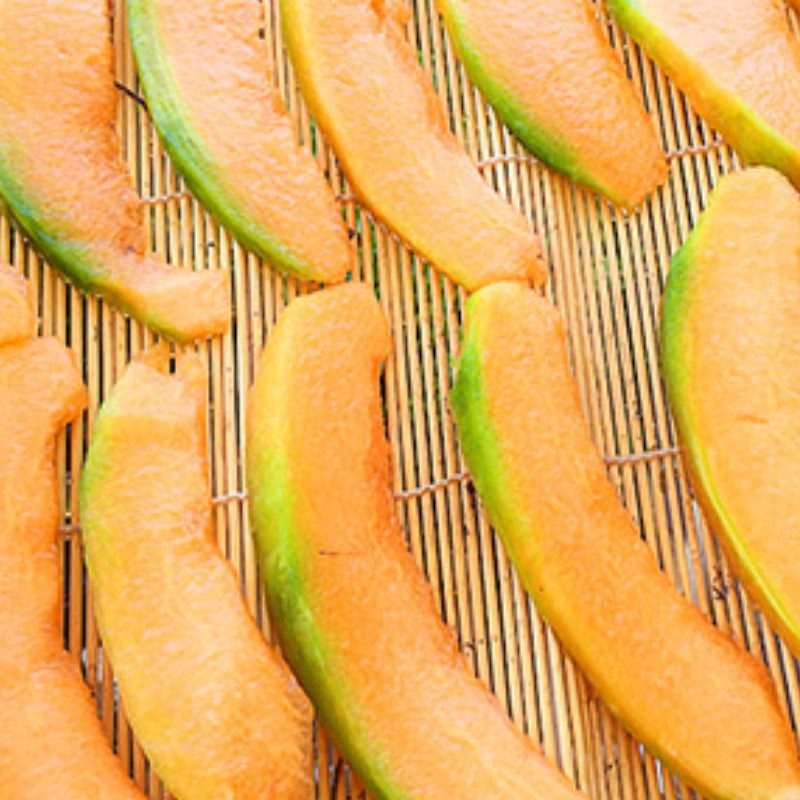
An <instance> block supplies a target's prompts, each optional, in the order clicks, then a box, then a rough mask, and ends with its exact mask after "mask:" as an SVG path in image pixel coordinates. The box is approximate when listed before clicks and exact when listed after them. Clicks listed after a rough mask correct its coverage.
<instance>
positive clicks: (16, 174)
mask: <svg viewBox="0 0 800 800" xmlns="http://www.w3.org/2000/svg"><path fill="white" fill-rule="evenodd" d="M0 42H2V47H0V74H1V75H2V76H3V80H2V81H0V196H1V197H2V199H3V200H4V202H5V204H6V205H7V207H8V210H9V211H10V213H11V215H12V216H13V217H14V218H15V220H16V221H17V223H18V224H19V225H20V226H21V227H22V228H23V229H24V231H25V233H26V234H27V235H28V236H29V237H30V239H31V241H32V243H33V244H34V246H35V247H36V248H37V249H38V250H39V251H40V252H41V253H42V255H44V256H45V258H47V259H48V261H50V263H51V264H52V265H53V266H54V267H56V268H57V269H59V270H60V271H61V272H62V273H63V274H64V275H65V276H66V277H67V278H68V279H69V280H70V281H71V282H72V283H74V284H75V285H76V286H77V287H78V288H79V289H81V290H83V291H86V292H90V293H93V294H98V295H101V296H102V297H104V298H105V299H107V300H108V301H109V302H110V303H112V304H113V305H114V306H116V307H117V308H119V309H121V310H123V311H125V312H127V313H128V314H130V315H131V316H132V317H134V318H135V319H137V320H138V321H140V322H142V323H144V324H145V325H148V326H149V327H150V328H152V329H153V330H154V331H156V332H157V333H161V334H163V335H165V336H168V337H170V338H172V339H175V340H177V341H188V340H191V339H195V338H200V337H203V336H207V335H213V334H218V333H222V332H223V331H224V330H225V329H226V328H227V326H228V324H229V322H230V302H229V296H228V295H229V291H228V276H227V275H226V274H225V273H224V272H222V271H220V270H198V271H192V270H189V269H170V268H169V267H168V266H167V265H166V264H165V263H162V262H161V261H158V260H157V259H155V258H154V257H152V256H149V255H147V254H146V227H145V218H144V207H143V204H142V202H141V200H140V199H139V197H138V196H137V194H136V191H135V189H134V186H133V181H132V179H131V176H130V174H129V173H128V170H127V168H126V166H125V164H124V163H123V162H122V160H121V159H120V156H119V147H120V142H119V140H118V138H117V136H116V134H115V132H114V123H115V120H116V111H117V97H118V90H117V89H116V88H115V86H114V75H113V71H112V67H113V57H114V54H113V46H112V43H111V39H110V27H109V20H108V4H107V3H106V2H105V0H74V1H72V2H69V3H66V2H60V3H53V2H50V0H3V2H0ZM43 42H46V43H47V45H46V46H43V44H42V43H43ZM67 54H73V57H69V56H68V55H67ZM75 54H79V55H75ZM131 155H133V154H131Z"/></svg>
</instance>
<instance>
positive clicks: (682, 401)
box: [661, 212, 800, 652]
mask: <svg viewBox="0 0 800 800" xmlns="http://www.w3.org/2000/svg"><path fill="white" fill-rule="evenodd" d="M706 213H708V212H706ZM707 235H708V234H707V226H706V222H705V216H701V217H700V221H699V222H698V224H697V226H696V227H695V228H694V230H693V231H692V233H691V234H690V235H689V237H688V239H687V240H686V243H685V244H684V245H683V247H682V248H681V249H680V250H679V251H678V252H677V253H676V254H675V256H674V257H673V259H672V264H671V266H670V272H669V277H668V279H667V285H666V287H665V290H664V299H663V305H662V310H661V372H662V376H663V378H664V385H665V387H666V390H667V398H668V400H669V403H670V409H671V411H672V416H673V418H674V420H675V425H676V427H677V429H678V436H679V439H680V442H681V450H682V455H683V459H684V462H685V464H686V466H687V469H688V471H689V475H690V476H691V479H692V481H691V483H692V488H693V489H694V491H695V494H696V495H697V499H698V501H699V502H700V505H701V506H702V508H703V511H704V512H705V514H706V516H707V517H708V520H709V523H710V525H711V529H712V531H714V532H715V533H716V534H717V535H718V536H719V537H720V540H721V541H722V544H723V546H724V547H725V549H726V550H727V551H728V553H730V555H731V556H732V558H733V560H734V562H735V563H736V566H737V573H738V574H739V575H740V577H741V578H742V581H743V582H744V583H745V584H746V586H747V588H748V590H749V591H750V592H751V594H753V595H754V596H755V597H756V598H757V599H758V601H759V603H760V604H761V605H762V606H763V608H764V609H765V610H766V611H767V612H768V615H769V617H770V619H771V621H772V623H773V624H774V625H775V627H776V628H777V629H778V631H779V632H780V634H781V635H782V636H783V637H785V639H786V640H787V642H788V643H789V645H790V648H791V649H792V650H793V651H794V652H800V621H798V620H797V619H795V618H793V617H792V615H791V614H790V613H789V611H788V609H787V608H786V607H785V605H784V604H783V602H782V601H781V599H780V597H779V595H778V593H777V592H776V591H775V590H774V589H773V588H772V586H771V585H770V583H769V581H768V580H767V579H766V577H765V576H764V575H763V573H762V572H761V571H760V569H759V567H758V564H757V563H756V561H755V559H753V557H752V556H751V555H750V553H749V551H748V549H747V546H746V544H745V542H744V539H743V538H742V536H741V534H740V533H739V531H738V529H737V525H736V521H735V520H734V519H733V518H732V517H731V515H730V513H729V512H728V510H727V508H726V507H725V503H724V501H723V500H722V498H721V497H720V496H719V494H718V493H717V490H716V487H715V485H714V479H713V475H712V473H711V469H710V466H709V463H708V458H707V453H706V448H705V446H704V442H703V436H702V432H701V431H700V430H699V426H698V425H697V422H696V420H695V417H694V414H693V407H692V399H691V398H692V396H693V394H694V393H695V392H697V391H702V389H699V388H695V387H693V386H692V385H691V381H690V364H689V362H690V360H691V352H692V343H691V333H690V322H691V315H692V285H693V284H694V282H695V281H698V280H701V278H702V276H701V275H700V274H699V266H698V263H697V255H696V254H697V251H698V250H699V249H701V248H702V247H703V246H704V244H705V240H706V237H707Z"/></svg>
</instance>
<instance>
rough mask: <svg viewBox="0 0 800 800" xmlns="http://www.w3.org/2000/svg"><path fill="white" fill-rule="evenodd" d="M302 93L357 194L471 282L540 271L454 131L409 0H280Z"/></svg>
mask: <svg viewBox="0 0 800 800" xmlns="http://www.w3.org/2000/svg"><path fill="white" fill-rule="evenodd" d="M280 3H281V13H282V17H283V30H284V38H285V41H286V44H287V46H288V49H289V53H290V55H291V57H292V61H293V63H294V66H295V69H296V72H297V78H298V81H299V83H300V86H301V88H302V90H303V93H304V96H305V99H306V101H307V102H308V104H309V107H310V109H311V112H312V114H313V115H314V117H315V119H316V121H317V122H318V123H319V126H320V128H321V129H322V131H323V132H324V134H325V136H326V137H327V138H328V141H329V142H330V144H331V146H332V147H333V149H334V151H335V152H336V155H337V156H338V158H339V160H340V162H341V164H342V167H343V169H344V171H345V173H346V175H347V178H348V180H349V181H350V183H351V184H352V186H353V188H354V190H355V191H356V192H357V194H358V196H359V197H360V199H361V200H362V201H363V202H364V204H365V205H366V206H368V207H369V208H370V209H371V210H372V211H373V212H374V213H375V214H376V215H377V216H378V217H380V218H381V219H382V220H383V221H384V222H385V223H386V224H387V225H388V226H389V227H391V228H393V229H394V230H395V231H396V232H397V233H398V234H399V235H400V236H401V237H402V238H403V239H405V240H406V242H408V244H410V245H411V247H413V248H414V249H415V250H416V251H417V252H418V253H419V254H420V255H421V256H423V257H424V258H426V259H427V260H428V261H429V262H430V263H431V264H432V265H433V266H434V267H435V268H436V269H438V270H441V271H442V272H444V273H445V274H447V275H449V276H450V277H451V278H452V279H453V280H454V281H456V282H457V283H460V284H462V285H463V286H465V287H466V288H467V289H470V290H472V289H476V288H478V287H479V286H483V285H484V284H487V283H491V282H493V281H497V280H503V279H519V280H531V281H534V282H537V283H539V282H541V281H542V280H543V277H544V267H543V265H542V263H541V259H540V253H539V243H538V241H537V239H536V238H535V237H534V235H533V233H532V232H531V230H530V229H529V227H528V224H527V223H526V221H525V219H524V218H523V217H522V216H521V215H520V214H518V213H517V212H516V211H515V210H514V209H513V208H512V207H511V206H510V205H509V204H508V203H506V202H505V201H504V200H502V199H501V198H500V197H499V196H498V195H496V194H495V193H494V192H493V191H492V190H491V189H490V188H489V186H488V185H487V184H486V183H485V182H484V181H483V180H482V179H481V177H480V175H479V173H478V171H477V170H476V169H475V166H474V164H473V163H472V162H471V161H470V159H469V157H468V156H467V155H466V153H465V152H464V151H463V150H462V149H461V146H460V145H459V143H458V141H457V140H456V139H455V137H454V136H453V135H452V134H451V133H450V131H449V129H448V127H447V122H446V120H445V119H444V115H443V114H442V112H441V109H440V107H439V104H438V101H437V99H436V97H435V96H434V94H433V88H432V86H431V85H430V80H429V78H428V76H426V75H425V73H424V72H423V71H422V69H421V68H420V66H419V63H418V61H417V54H416V52H415V51H414V50H413V48H412V47H411V45H410V44H409V43H408V42H407V41H406V40H405V34H404V31H403V19H404V15H405V14H407V12H408V7H407V6H406V4H405V2H403V0H379V2H375V0H336V2H335V3H333V2H331V1H330V0H280Z"/></svg>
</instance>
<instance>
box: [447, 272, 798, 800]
mask: <svg viewBox="0 0 800 800" xmlns="http://www.w3.org/2000/svg"><path fill="white" fill-rule="evenodd" d="M452 403H453V410H454V411H455V414H456V419H457V422H458V426H459V433H460V435H461V442H462V445H463V448H464V453H465V455H466V458H467V463H468V464H469V466H470V469H471V470H472V474H473V476H474V479H475V483H476V485H477V487H478V490H479V492H480V494H481V497H482V498H483V501H484V503H485V504H486V507H487V509H488V510H489V514H490V516H491V518H492V520H493V521H494V524H495V525H496V526H497V530H498V532H499V534H500V535H501V536H502V538H503V541H504V543H505V545H506V547H507V549H508V553H509V555H510V556H511V558H512V560H513V561H514V563H515V565H516V567H517V569H518V571H519V574H520V577H521V579H522V581H523V583H524V584H525V586H526V588H527V589H528V591H529V592H530V593H531V596H532V597H533V599H534V600H535V601H536V604H537V605H538V607H539V608H540V610H541V611H542V613H543V614H544V616H545V617H546V618H547V620H548V622H549V623H550V624H551V625H552V626H553V629H554V630H555V632H556V633H557V634H558V636H559V637H560V639H561V641H562V642H563V643H564V646H565V647H566V648H567V650H568V651H569V652H570V653H571V655H572V657H573V658H574V659H575V660H576V661H577V662H578V664H579V665H580V666H581V668H582V669H583V671H584V672H585V673H586V675H587V677H588V678H589V680H590V681H591V682H592V683H593V684H594V686H595V688H596V690H597V691H598V693H599V694H600V696H601V697H602V698H603V699H604V700H605V702H606V703H607V705H608V706H609V708H610V709H611V710H612V711H613V712H614V713H615V714H616V715H617V716H618V717H619V718H620V720H621V721H622V722H623V724H624V725H625V726H626V727H627V728H628V729H629V730H630V731H631V732H632V733H633V734H634V735H635V736H636V737H637V738H639V739H640V740H641V741H642V742H644V743H645V745H646V746H647V747H648V748H650V750H651V751H652V752H653V753H654V754H655V755H657V756H658V757H659V758H661V759H662V760H663V761H664V763H665V764H667V765H668V766H669V767H670V768H671V769H672V770H674V771H675V772H677V773H678V774H679V775H681V776H683V777H684V778H685V779H686V780H687V781H689V782H690V783H692V784H694V786H695V787H696V788H697V789H699V790H700V791H701V792H702V793H703V794H704V795H706V796H707V797H710V798H720V800H721V799H722V798H732V797H737V798H753V799H755V798H759V799H763V800H766V799H767V798H778V797H797V796H798V793H800V762H799V761H798V758H797V751H796V750H795V746H794V739H793V737H792V733H791V730H790V728H789V726H788V724H787V723H786V722H785V721H784V720H783V718H782V715H781V712H780V709H779V707H778V703H777V698H776V696H775V694H774V691H773V687H772V685H771V683H770V680H769V677H768V675H767V673H766V670H764V668H763V667H762V666H761V665H760V664H759V663H758V662H757V661H756V660H755V659H754V658H752V657H751V656H750V655H748V654H747V653H745V652H744V651H743V650H741V649H739V648H738V647H737V646H736V645H735V644H734V643H733V642H732V641H731V640H730V639H728V638H727V637H726V636H725V635H723V634H722V633H721V632H720V631H719V630H717V629H715V628H714V627H713V626H712V625H711V624H710V623H708V622H707V621H706V620H705V619H704V617H703V615H702V614H701V613H700V611H699V610H698V609H697V608H695V607H694V606H693V605H692V604H691V603H689V602H688V601H687V600H685V599H684V598H682V597H681V596H680V595H679V594H678V592H677V591H676V590H675V588H674V587H673V586H672V584H671V583H670V582H669V580H668V579H667V577H666V576H665V575H664V574H663V573H661V572H660V571H659V569H658V566H657V564H656V561H655V559H654V558H653V555H652V553H651V552H650V551H649V549H648V547H647V545H646V544H645V543H644V542H643V541H642V540H641V539H640V538H639V536H638V534H637V531H636V529H635V526H634V524H633V522H632V520H631V518H630V516H629V515H628V513H627V512H626V511H625V509H624V508H623V506H622V504H621V503H620V502H619V499H618V497H617V495H616V492H615V491H614V488H613V486H612V485H611V483H610V482H609V481H608V479H607V477H606V473H605V468H604V465H603V462H602V460H601V458H600V456H599V455H598V453H597V451H596V450H595V447H594V444H593V442H592V439H591V436H590V434H589V430H588V427H587V425H586V423H585V420H584V418H583V415H582V412H581V407H580V403H579V400H578V393H577V389H576V386H575V383H574V381H573V379H572V376H571V375H570V372H569V365H568V362H567V353H566V348H565V344H564V333H563V330H562V327H561V321H560V318H559V316H558V313H557V312H556V311H555V309H553V308H552V307H551V306H550V305H549V304H548V303H547V301H546V300H544V299H543V298H541V297H539V296H538V295H537V294H536V293H534V292H532V291H528V290H525V289H523V288H521V287H519V286H516V285H513V284H498V285H496V286H492V287H489V288H487V289H484V290H483V291H481V292H479V293H478V294H476V295H475V296H474V297H473V298H471V300H470V302H469V304H468V311H467V328H466V335H465V342H464V351H463V356H462V360H461V366H460V368H459V372H458V377H457V380H456V385H455V388H454V391H453V396H452Z"/></svg>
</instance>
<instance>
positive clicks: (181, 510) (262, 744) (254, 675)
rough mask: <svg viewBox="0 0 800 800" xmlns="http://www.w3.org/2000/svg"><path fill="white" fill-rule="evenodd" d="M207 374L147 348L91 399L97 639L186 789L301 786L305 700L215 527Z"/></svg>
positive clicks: (89, 500) (245, 795) (297, 790)
mask: <svg viewBox="0 0 800 800" xmlns="http://www.w3.org/2000/svg"><path fill="white" fill-rule="evenodd" d="M206 382H207V378H206V375H205V370H204V369H203V368H202V364H201V363H200V361H199V358H198V357H197V356H194V355H191V356H184V357H183V358H181V359H179V361H178V367H177V372H176V374H174V375H171V374H169V358H168V353H167V352H166V351H164V350H157V351H154V352H152V353H151V354H150V355H149V356H148V357H147V358H145V359H144V360H142V361H139V362H134V363H133V364H132V365H131V366H129V367H128V369H127V370H126V372H125V374H124V376H123V377H122V379H121V380H120V382H119V383H118V384H117V385H116V386H115V388H114V390H113V392H112V393H111V396H110V397H109V399H108V401H107V402H106V403H105V405H104V406H103V408H102V409H101V412H100V416H99V417H98V420H97V424H96V426H95V431H94V436H93V438H92V444H91V447H90V449H89V454H88V456H87V460H86V466H85V470H84V473H83V477H82V479H81V519H82V527H83V535H84V543H85V552H86V560H87V564H88V567H89V574H90V576H91V579H92V586H93V589H94V595H93V597H94V602H95V610H96V613H97V619H98V625H99V628H100V632H101V634H102V636H103V644H104V645H105V648H106V652H107V653H108V655H109V658H110V660H111V664H112V666H113V667H114V670H115V674H116V676H117V680H118V682H119V687H120V694H121V696H122V699H123V702H124V704H125V710H126V712H127V714H128V717H129V718H130V720H131V724H132V726H133V729H134V732H135V733H136V735H137V737H138V738H139V741H140V742H141V743H142V746H143V748H144V750H145V752H146V753H147V755H148V757H149V758H150V761H151V762H152V764H153V765H154V767H155V769H156V771H157V772H158V773H159V775H160V777H161V778H162V780H163V781H164V783H165V784H166V785H167V787H168V788H169V789H170V791H171V792H172V793H173V794H175V795H176V796H177V797H181V798H185V800H213V799H215V798H223V797H224V798H237V800H256V799H257V798H258V799H259V800H263V798H270V800H308V798H310V797H311V796H312V789H313V787H312V785H311V782H310V775H311V718H310V707H309V705H308V702H307V701H306V700H305V698H304V697H303V695H302V693H301V692H300V689H299V688H298V687H297V684H296V683H295V681H294V679H293V678H292V676H291V674H290V673H289V671H288V669H287V668H286V666H285V665H284V664H283V662H282V661H281V660H280V659H279V657H278V656H277V654H276V653H275V652H274V651H273V650H272V649H271V648H270V647H269V646H268V645H267V644H266V642H265V641H264V640H263V638H262V636H261V634H260V632H259V631H258V628H257V627H256V625H255V623H254V622H253V620H252V619H251V618H250V616H249V615H248V612H247V608H246V606H245V604H244V602H243V600H242V596H241V593H240V591H239V586H238V582H237V579H236V576H235V574H234V572H233V570H232V569H231V567H230V565H229V564H228V563H227V562H226V561H225V559H224V558H223V557H222V555H221V554H220V553H219V551H218V549H217V546H216V543H215V542H214V540H213V537H212V533H211V492H210V487H209V480H208V457H207V452H206V410H205V392H206Z"/></svg>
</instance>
